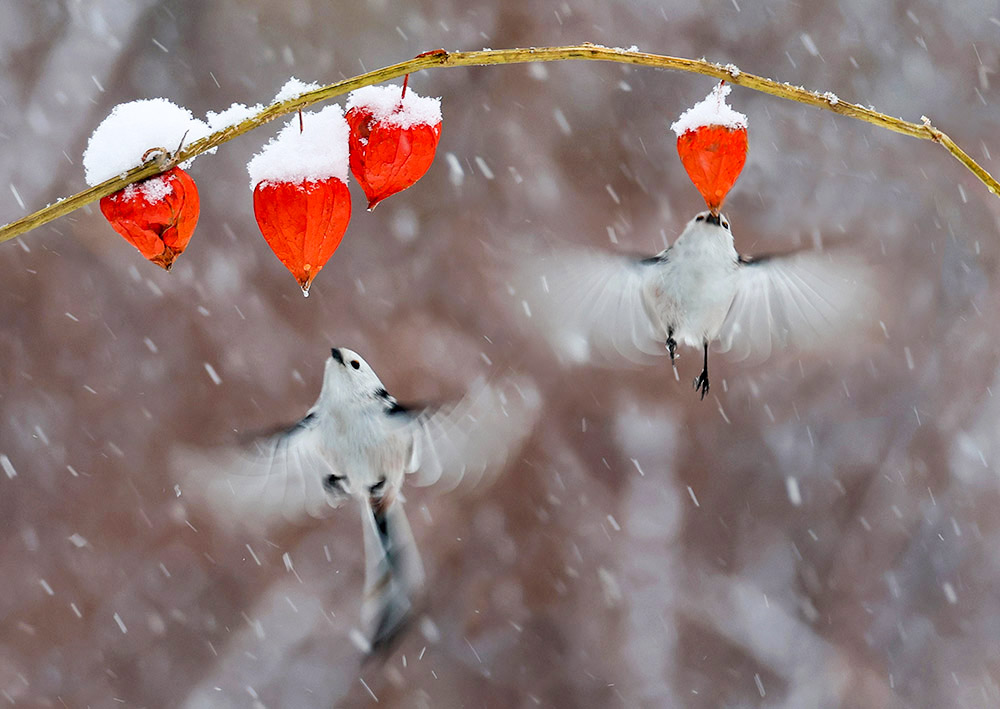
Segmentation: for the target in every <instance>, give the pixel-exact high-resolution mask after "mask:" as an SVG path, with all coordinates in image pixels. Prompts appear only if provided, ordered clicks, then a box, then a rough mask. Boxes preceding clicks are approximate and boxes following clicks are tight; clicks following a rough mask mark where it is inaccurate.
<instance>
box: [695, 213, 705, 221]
mask: <svg viewBox="0 0 1000 709" xmlns="http://www.w3.org/2000/svg"><path fill="white" fill-rule="evenodd" d="M695 221H696V222H703V221H705V215H704V214H699V215H698V216H697V217H695Z"/></svg>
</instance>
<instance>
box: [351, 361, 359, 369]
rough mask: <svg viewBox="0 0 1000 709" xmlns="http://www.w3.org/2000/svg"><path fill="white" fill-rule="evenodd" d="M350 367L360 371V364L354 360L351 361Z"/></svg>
mask: <svg viewBox="0 0 1000 709" xmlns="http://www.w3.org/2000/svg"><path fill="white" fill-rule="evenodd" d="M351 366H352V367H354V368H355V369H361V362H359V361H358V360H356V359H352V360H351Z"/></svg>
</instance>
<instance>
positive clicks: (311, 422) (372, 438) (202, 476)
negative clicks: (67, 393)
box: [178, 348, 539, 651]
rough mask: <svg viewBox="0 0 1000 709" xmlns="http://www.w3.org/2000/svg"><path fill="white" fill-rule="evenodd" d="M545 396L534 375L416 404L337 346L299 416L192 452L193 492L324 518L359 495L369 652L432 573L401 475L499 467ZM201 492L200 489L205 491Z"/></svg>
mask: <svg viewBox="0 0 1000 709" xmlns="http://www.w3.org/2000/svg"><path fill="white" fill-rule="evenodd" d="M538 405H539V397H538V393H537V391H536V389H535V388H534V387H533V386H532V385H531V384H530V382H528V381H527V380H523V379H522V380H517V381H514V380H509V381H507V382H506V383H505V384H504V385H503V386H499V387H497V386H494V385H489V384H483V383H480V384H478V385H477V386H476V387H475V388H474V393H472V394H470V395H469V396H467V397H466V398H465V399H463V400H461V401H460V402H458V403H457V404H455V405H452V406H447V407H440V408H435V409H422V410H411V409H408V408H406V407H404V406H401V405H400V404H399V403H398V402H397V401H396V400H395V399H394V398H393V397H392V396H390V395H389V393H388V392H387V391H386V389H385V387H384V386H383V384H382V381H381V380H380V379H379V378H378V376H377V375H376V374H375V372H374V371H373V370H372V368H371V367H370V366H369V365H368V363H367V362H365V361H364V359H362V358H361V356H360V355H358V354H357V353H356V352H354V351H352V350H348V349H345V348H334V349H333V350H331V356H330V357H329V358H328V359H327V361H326V367H325V370H324V374H323V387H322V390H321V391H320V394H319V398H318V399H317V400H316V403H315V404H314V405H313V406H312V408H311V409H309V411H308V413H307V414H306V415H305V417H304V418H303V419H301V420H300V421H299V422H297V423H296V424H294V425H293V426H290V427H288V428H286V429H284V430H282V431H279V432H278V433H275V434H273V435H270V436H265V437H261V438H259V439H257V440H255V441H253V442H252V443H251V444H250V445H249V446H248V447H246V448H243V449H239V450H226V451H217V452H216V453H215V454H214V455H207V456H206V455H203V454H196V455H194V456H192V455H190V454H189V455H187V456H184V460H180V461H178V465H179V466H180V467H182V468H183V469H184V471H185V478H186V482H187V484H186V488H187V489H193V491H194V492H195V496H196V497H200V498H202V499H203V500H204V501H205V502H206V503H207V504H208V506H209V507H210V508H211V509H212V510H213V511H214V512H215V513H216V514H218V515H219V516H220V517H222V518H223V519H229V520H230V521H237V522H240V523H243V522H246V521H247V520H248V519H249V520H253V521H254V522H256V523H259V524H268V523H270V522H273V521H275V520H280V519H281V518H285V519H297V518H301V517H303V516H305V515H311V516H314V517H321V516H324V515H325V514H326V513H328V512H329V511H330V510H331V509H333V508H336V507H339V506H340V505H341V504H342V503H343V502H345V501H346V500H348V499H350V498H354V499H355V500H356V501H357V502H358V503H359V506H360V509H361V517H362V528H363V539H364V549H365V560H366V571H365V604H364V606H363V609H362V615H363V621H364V623H365V624H366V625H369V626H370V628H371V637H372V639H371V645H372V650H373V651H375V650H377V649H378V648H380V647H382V646H384V645H385V644H386V643H388V642H389V641H390V640H391V639H392V638H393V637H394V636H395V635H396V633H397V632H398V631H399V630H400V628H401V627H402V626H403V624H404V622H405V621H406V620H407V619H408V617H409V614H410V611H411V606H412V602H413V597H414V595H415V594H416V593H417V591H418V590H419V589H420V587H421V586H422V584H423V579H424V573H423V567H422V564H421V562H420V556H419V553H418V552H417V551H416V547H415V545H414V543H413V534H412V532H411V530H410V526H409V523H408V522H407V519H406V515H405V513H404V511H403V496H402V494H401V492H400V488H401V487H402V484H403V481H404V478H405V477H406V476H407V474H411V473H412V474H413V475H412V476H411V478H410V479H411V480H412V481H413V482H414V483H416V484H418V485H429V484H435V483H436V484H438V485H441V486H442V487H445V488H447V489H451V488H453V487H455V486H456V485H458V483H459V482H461V481H463V480H467V481H470V482H472V483H475V482H478V481H479V480H480V479H481V478H482V477H483V476H484V475H485V474H487V473H490V472H494V471H496V470H498V469H499V468H500V467H501V466H502V464H503V463H504V461H505V460H506V458H507V456H508V454H510V453H511V452H513V451H514V450H516V449H517V448H519V447H520V444H521V443H523V441H524V439H525V438H526V436H527V434H528V433H529V432H530V430H531V428H532V425H533V423H534V420H535V417H536V415H537V409H538ZM199 493H200V494H199Z"/></svg>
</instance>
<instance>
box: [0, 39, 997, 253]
mask: <svg viewBox="0 0 1000 709" xmlns="http://www.w3.org/2000/svg"><path fill="white" fill-rule="evenodd" d="M567 60H590V61H601V62H617V63H619V64H635V65H637V66H651V67H656V68H659V69H673V70H676V71H687V72H691V73H694V74H703V75H705V76H711V77H715V78H716V79H725V80H726V81H728V82H729V83H731V84H735V85H737V86H744V87H746V88H748V89H753V90H754V91H760V92H762V93H765V94H770V95H771V96H777V97H778V98H783V99H788V100H789V101H795V102H797V103H803V104H806V105H807V106H814V107H816V108H821V109H823V110H826V111H832V112H833V113H837V114H839V115H842V116H848V117H849V118H856V119H858V120H860V121H865V122H866V123H871V124H873V125H876V126H880V127H882V128H885V129H886V130H891V131H893V132H896V133H902V134H903V135H909V136H912V137H914V138H922V139H924V140H932V141H934V142H935V143H938V144H940V145H941V146H943V147H944V148H945V149H946V150H947V151H948V152H949V153H951V154H952V156H953V157H954V158H955V159H956V160H958V161H959V162H961V163H962V164H963V165H965V167H966V168H968V170H969V171H970V172H972V174H974V175H975V176H976V177H977V178H978V179H979V180H980V181H981V182H982V183H983V184H985V185H986V186H987V187H988V188H989V190H990V192H992V193H993V194H995V195H998V194H1000V183H998V182H997V180H996V178H994V177H993V176H992V175H991V174H990V173H989V172H987V171H986V170H985V169H984V168H983V167H982V166H981V165H979V164H978V163H977V162H976V161H975V160H973V159H972V158H971V157H970V156H969V155H968V153H966V152H965V151H964V150H962V149H961V148H960V147H958V145H956V144H955V141H953V140H952V139H951V138H949V137H948V136H947V135H946V134H945V133H943V132H941V131H940V130H938V129H937V128H935V127H934V126H932V125H931V123H930V121H929V120H927V118H923V121H922V123H919V124H918V123H910V122H908V121H904V120H902V119H899V118H893V117H892V116H887V115H885V114H883V113H879V112H878V111H875V110H873V109H871V108H865V107H864V106H859V105H858V104H855V103H848V102H846V101H841V100H840V99H838V98H837V97H836V96H834V95H833V94H831V93H825V94H820V93H817V92H815V91H808V90H806V89H803V88H801V87H797V86H791V85H789V84H782V83H779V82H777V81H774V80H772V79H765V78H764V77H762V76H757V75H755V74H747V73H745V72H743V71H740V70H739V69H738V68H736V67H735V66H732V65H729V66H721V65H719V64H713V63H712V62H708V61H705V60H704V59H683V58H680V57H669V56H665V55H662V54H649V53H647V52H638V51H632V50H625V49H612V48H609V47H601V46H598V45H594V44H581V45H577V46H570V47H528V48H520V49H484V50H482V51H478V52H446V51H444V50H443V49H440V50H436V51H432V52H426V53H424V54H421V55H419V56H417V57H415V58H413V59H409V60H407V61H405V62H400V63H398V64H392V65H391V66H387V67H383V68H381V69H376V70H375V71H369V72H367V73H365V74H360V75H358V76H355V77H352V78H350V79H344V80H343V81H338V82H336V83H334V84H330V85H328V86H323V87H321V88H318V89H315V90H313V91H309V92H307V93H304V94H302V95H301V96H298V97H296V98H294V99H289V100H287V101H282V102H281V103H275V104H271V105H270V106H267V107H266V108H264V109H263V110H261V111H260V113H257V114H256V115H254V116H251V117H250V118H247V119H246V120H244V121H243V122H241V123H238V124H236V125H234V126H230V127H228V128H225V129H223V130H220V131H218V132H216V133H213V134H211V135H209V136H206V137H205V138H202V139H201V140H199V141H197V142H195V143H192V144H191V145H189V146H188V147H187V148H185V149H184V150H181V151H180V152H178V153H177V154H176V155H174V157H173V159H172V160H171V161H169V162H167V163H166V164H164V163H163V162H162V161H159V162H156V161H153V162H149V163H147V164H146V165H144V166H142V167H137V168H135V169H133V170H130V171H129V172H127V173H125V174H124V175H122V176H119V177H115V178H112V179H110V180H107V181H106V182H102V183H101V184H99V185H96V186H94V187H91V188H89V189H86V190H84V191H83V192H79V193H77V194H75V195H73V196H72V197H67V198H66V199H61V200H59V201H57V202H55V203H54V204H51V205H49V206H48V207H45V208H44V209H39V210H38V211H37V212H34V213H32V214H29V215H28V216H26V217H22V218H21V219H18V220H17V221H15V222H11V223H10V224H7V225H6V226H4V227H0V243H2V242H4V241H7V240H9V239H13V238H14V237H15V236H20V235H21V234H24V233H25V232H28V231H31V230H32V229H35V228H37V227H40V226H42V225H43V224H47V223H48V222H50V221H52V220H53V219H57V218H59V217H61V216H63V215H65V214H69V213H70V212H72V211H74V210H76V209H79V208H80V207H83V206H84V205H87V204H90V203H92V202H96V201H97V200H99V199H101V198H102V197H105V196H107V195H109V194H114V193H115V192H117V191H118V190H120V189H123V188H124V187H125V186H126V185H129V184H131V183H133V182H138V181H139V180H144V179H146V178H148V177H152V176H153V175H156V174H158V173H160V172H163V171H164V170H167V169H169V168H171V167H173V166H174V165H176V164H178V163H181V162H184V161H185V160H187V159H189V158H192V157H194V156H196V155H200V154H201V153H203V152H205V151H206V150H211V149H212V148H215V147H218V146H219V145H222V144H223V143H225V142H227V141H229V140H232V139H233V138H235V137H237V136H239V135H243V134H244V133H248V132H249V131H251V130H253V129H254V128H257V127H259V126H261V125H263V124H265V123H267V122H268V121H271V120H274V119H275V118H278V117H280V116H284V115H286V114H288V113H292V112H293V111H297V110H298V109H300V108H305V107H306V106H311V105H312V104H314V103H318V102H320V101H326V100H327V99H331V98H333V97H335V96H340V95H342V94H346V93H349V92H351V91H354V90H355V89H359V88H361V87H362V86H371V85H372V84H380V83H382V82H384V81H389V80H391V79H396V78H398V77H400V76H405V75H406V74H413V73H415V72H418V71H423V70H424V69H434V68H438V67H459V66H490V65H494V64H526V63H530V62H555V61H567Z"/></svg>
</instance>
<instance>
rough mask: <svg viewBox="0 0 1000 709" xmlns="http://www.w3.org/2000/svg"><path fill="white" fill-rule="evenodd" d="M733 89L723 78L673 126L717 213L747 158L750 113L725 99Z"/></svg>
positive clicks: (683, 158) (695, 176) (690, 167)
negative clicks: (735, 106)
mask: <svg viewBox="0 0 1000 709" xmlns="http://www.w3.org/2000/svg"><path fill="white" fill-rule="evenodd" d="M731 90H732V87H730V86H727V85H726V84H725V82H720V83H719V85H718V86H716V87H715V88H714V89H713V90H712V92H711V93H710V94H709V95H708V96H707V97H705V98H704V99H703V100H702V101H700V102H698V103H697V104H695V105H694V106H692V107H691V108H689V109H688V110H687V111H685V112H684V113H682V114H681V117H680V118H678V119H677V121H676V122H675V123H674V124H673V125H671V126H670V128H671V130H673V131H674V132H675V133H676V134H677V152H678V154H679V155H680V158H681V164H683V165H684V169H685V170H686V171H687V174H688V177H690V178H691V181H692V182H693V183H694V186H695V187H696V188H697V189H698V191H699V192H700V193H701V196H702V197H703V198H704V200H705V204H707V205H708V208H709V210H710V211H711V212H712V214H718V213H719V209H720V208H721V207H722V202H723V200H725V198H726V195H727V194H729V190H731V189H732V187H733V185H734V184H735V183H736V179H737V178H738V177H739V176H740V172H741V171H742V170H743V164H744V163H745V162H746V159H747V148H748V144H747V117H746V116H745V115H744V114H742V113H739V112H737V111H735V110H733V109H732V108H731V107H730V106H729V104H727V103H726V96H727V95H728V94H729V92H730V91H731Z"/></svg>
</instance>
